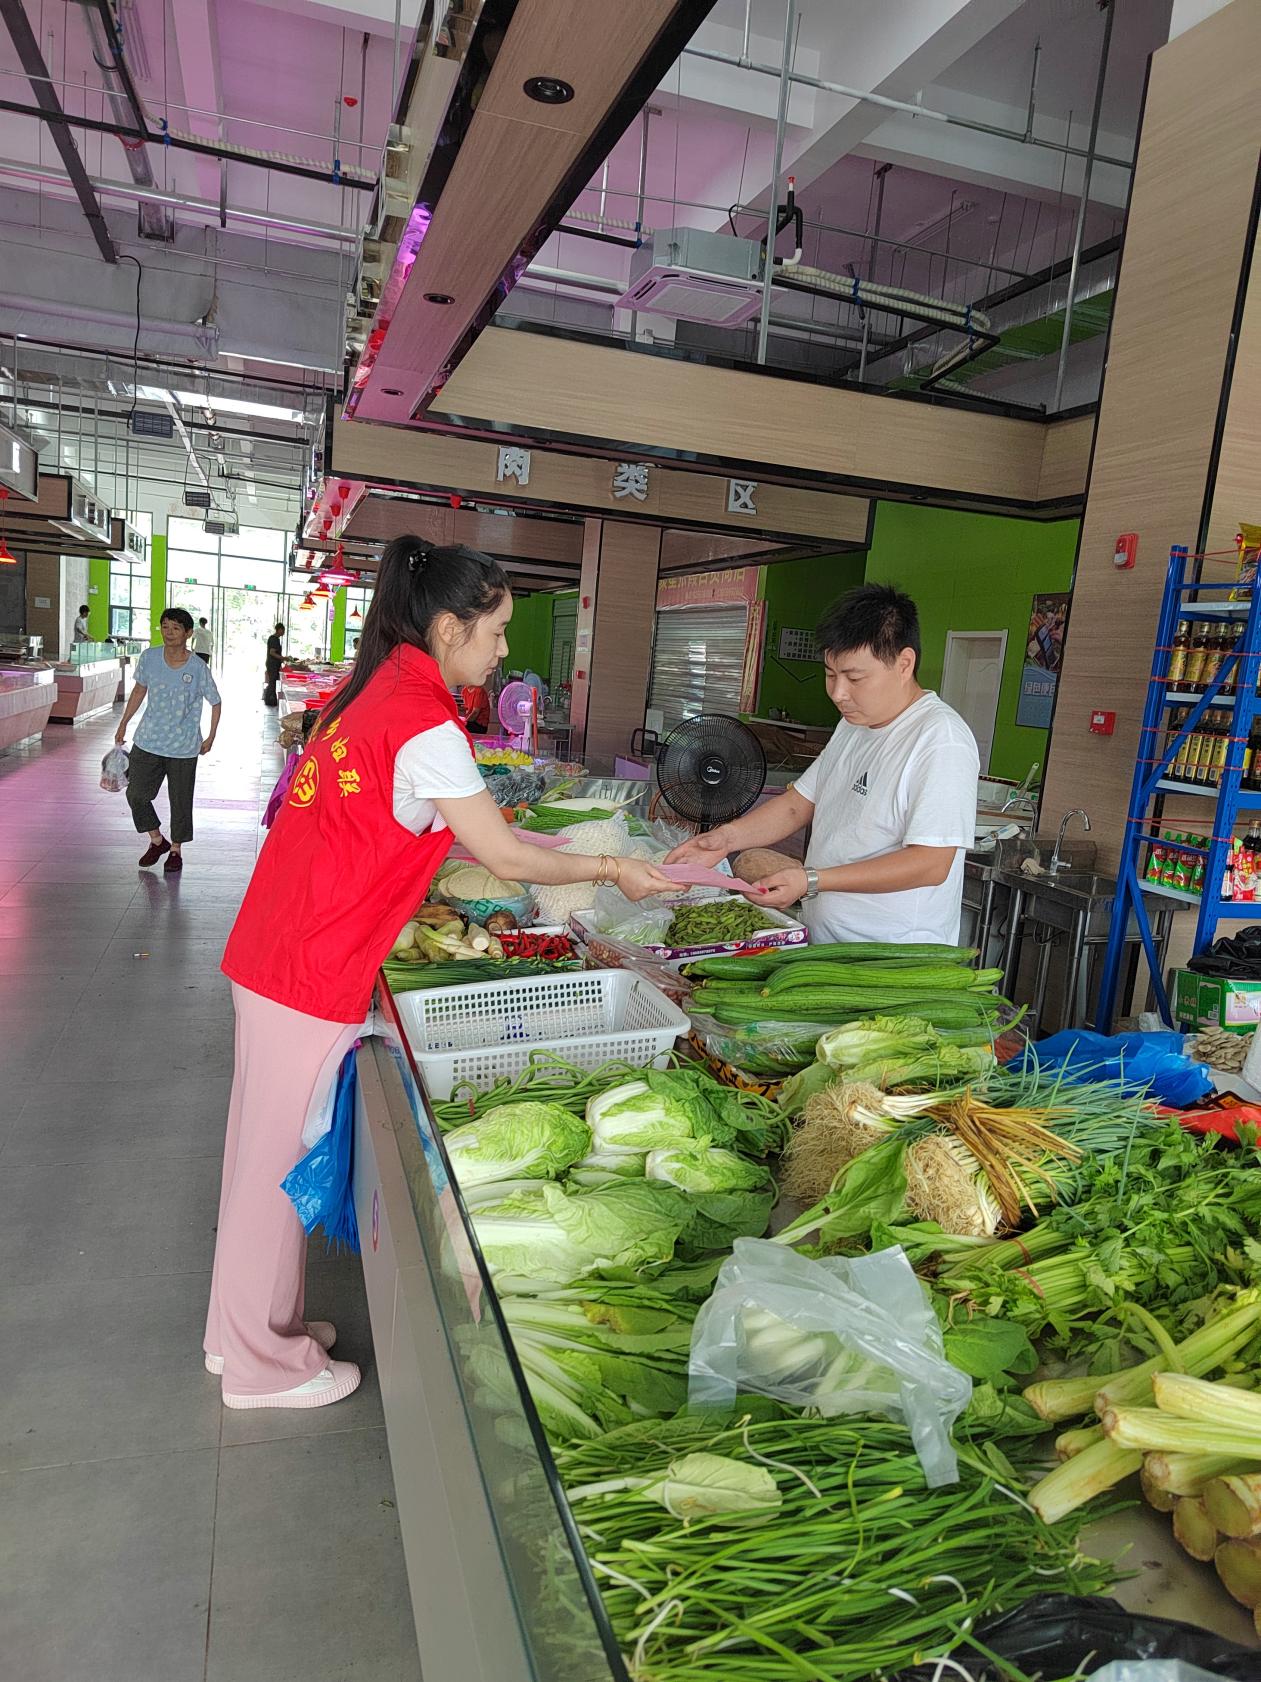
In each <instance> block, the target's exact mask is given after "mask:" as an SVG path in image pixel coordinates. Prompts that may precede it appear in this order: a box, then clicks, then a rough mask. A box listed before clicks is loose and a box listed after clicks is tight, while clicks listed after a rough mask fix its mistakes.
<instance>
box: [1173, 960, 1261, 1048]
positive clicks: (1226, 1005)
mask: <svg viewBox="0 0 1261 1682" xmlns="http://www.w3.org/2000/svg"><path fill="white" fill-rule="evenodd" d="M1173 1014H1174V1016H1175V1018H1176V1019H1177V1021H1178V1022H1180V1023H1181V1024H1182V1025H1183V1026H1184V1027H1187V1028H1225V1029H1226V1030H1227V1032H1228V1033H1232V1034H1250V1033H1251V1032H1252V1030H1253V1029H1254V1028H1255V1027H1256V1026H1257V1023H1258V1022H1261V981H1229V980H1227V979H1226V978H1225V977H1223V976H1218V975H1197V974H1196V972H1195V971H1194V970H1190V969H1180V970H1176V971H1175V972H1174V995H1173Z"/></svg>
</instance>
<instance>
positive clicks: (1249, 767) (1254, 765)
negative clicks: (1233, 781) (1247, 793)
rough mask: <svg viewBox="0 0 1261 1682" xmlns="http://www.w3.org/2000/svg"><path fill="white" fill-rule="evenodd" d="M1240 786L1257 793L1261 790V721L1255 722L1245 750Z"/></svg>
mask: <svg viewBox="0 0 1261 1682" xmlns="http://www.w3.org/2000/svg"><path fill="white" fill-rule="evenodd" d="M1240 786H1241V787H1242V788H1246V789H1249V790H1251V791H1253V792H1255V791H1256V790H1257V789H1261V720H1256V721H1254V722H1253V725H1252V728H1251V729H1250V730H1249V732H1248V745H1247V747H1246V748H1245V749H1244V770H1243V776H1242V778H1241V779H1240Z"/></svg>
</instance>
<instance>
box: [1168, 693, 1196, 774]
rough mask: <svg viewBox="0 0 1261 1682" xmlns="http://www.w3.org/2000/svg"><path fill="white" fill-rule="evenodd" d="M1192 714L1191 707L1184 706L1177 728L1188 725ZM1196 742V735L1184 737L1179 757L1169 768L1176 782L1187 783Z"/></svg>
mask: <svg viewBox="0 0 1261 1682" xmlns="http://www.w3.org/2000/svg"><path fill="white" fill-rule="evenodd" d="M1190 714H1191V709H1190V707H1183V708H1182V709H1181V711H1180V712H1179V715H1178V724H1177V728H1178V729H1179V730H1181V729H1183V728H1184V726H1185V725H1186V721H1187V719H1188V718H1189V717H1190ZM1194 742H1195V737H1194V736H1186V737H1184V738H1183V741H1182V745H1181V746H1180V747H1179V749H1178V757H1177V758H1176V759H1175V760H1174V762H1173V764H1172V765H1171V766H1170V768H1169V775H1170V778H1171V779H1172V780H1173V781H1174V782H1178V783H1185V782H1186V781H1188V779H1189V775H1190V773H1189V770H1188V767H1189V765H1190V762H1191V749H1192V746H1193V744H1194Z"/></svg>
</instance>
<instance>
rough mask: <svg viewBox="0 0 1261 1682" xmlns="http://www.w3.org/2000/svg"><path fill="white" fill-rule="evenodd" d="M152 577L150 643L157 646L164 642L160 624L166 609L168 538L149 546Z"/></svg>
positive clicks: (158, 538) (163, 537)
mask: <svg viewBox="0 0 1261 1682" xmlns="http://www.w3.org/2000/svg"><path fill="white" fill-rule="evenodd" d="M149 562H150V567H151V569H152V576H151V581H150V585H149V641H150V642H151V643H153V644H154V645H155V646H156V645H157V644H158V643H160V642H161V641H162V632H161V631H160V630H159V628H158V626H159V622H160V620H161V618H162V614H163V612H164V610H165V608H166V537H165V535H164V536H162V537H156V536H155V537H154V538H153V539H152V540H151V541H150V544H149Z"/></svg>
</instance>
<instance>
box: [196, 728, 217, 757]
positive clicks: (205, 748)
mask: <svg viewBox="0 0 1261 1682" xmlns="http://www.w3.org/2000/svg"><path fill="white" fill-rule="evenodd" d="M214 745H215V733H214V731H213V730H212V731H211V732H210V734H209V735H208V736H207V737H206V739H205V741H204V742H203V743H202V744H201V748H200V749H199V751H200V752H201V753H209V752H210V750H211V748H212V747H214Z"/></svg>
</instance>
